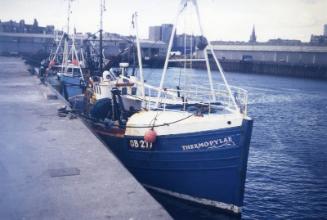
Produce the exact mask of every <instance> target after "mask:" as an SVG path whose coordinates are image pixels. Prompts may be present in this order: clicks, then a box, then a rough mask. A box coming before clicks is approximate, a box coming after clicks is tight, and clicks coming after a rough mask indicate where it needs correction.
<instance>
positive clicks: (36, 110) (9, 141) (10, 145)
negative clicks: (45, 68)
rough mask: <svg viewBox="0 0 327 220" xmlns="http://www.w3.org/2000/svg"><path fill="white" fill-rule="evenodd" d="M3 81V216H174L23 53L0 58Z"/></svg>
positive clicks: (0, 190) (0, 193)
mask: <svg viewBox="0 0 327 220" xmlns="http://www.w3.org/2000/svg"><path fill="white" fill-rule="evenodd" d="M0 85H1V86H0V116H1V117H0V124H1V126H0V219H9V220H10V219H79V220H81V219H131V220H132V219H133V220H136V219H170V218H171V217H170V216H169V214H168V213H167V212H166V211H165V210H164V209H163V208H162V207H161V205H160V204H159V203H158V202H157V201H156V200H154V199H153V198H152V197H151V196H150V194H149V193H148V192H147V191H145V190H144V188H143V187H142V186H141V185H140V184H139V183H138V182H137V181H136V180H135V179H134V178H133V177H132V175H131V174H130V173H129V172H128V171H127V170H126V169H125V168H124V167H123V166H122V165H121V164H120V162H119V161H118V160H117V159H116V158H115V157H114V156H113V154H112V153H111V152H110V151H109V150H108V149H107V148H106V147H105V146H104V145H103V144H102V143H101V142H100V141H99V140H98V139H97V138H96V137H95V136H94V135H93V134H92V133H91V132H90V131H89V130H88V128H87V127H86V126H85V125H84V124H83V123H82V122H81V121H80V120H79V119H70V118H69V117H58V115H57V108H58V107H61V106H62V105H64V102H63V101H62V100H60V99H53V97H52V98H49V97H47V94H48V93H49V88H47V87H46V86H44V85H41V84H40V81H39V80H38V79H37V78H36V77H35V76H31V74H30V73H29V72H28V71H27V66H26V65H25V64H24V61H23V60H21V59H19V58H8V57H0ZM50 97H51V96H50Z"/></svg>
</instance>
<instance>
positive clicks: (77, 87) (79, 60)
mask: <svg viewBox="0 0 327 220" xmlns="http://www.w3.org/2000/svg"><path fill="white" fill-rule="evenodd" d="M71 2H72V0H69V1H68V14H67V32H66V33H63V34H62V35H61V37H60V40H59V41H58V44H57V48H56V50H55V52H54V53H53V54H51V55H50V57H49V60H50V61H49V65H48V71H47V72H48V75H56V77H57V79H58V80H59V83H60V92H61V94H62V95H63V96H64V97H65V98H66V99H69V98H70V97H73V96H76V95H80V94H82V93H83V91H84V87H85V80H84V74H83V71H84V70H85V61H84V56H83V51H82V49H81V51H79V50H78V49H77V48H76V42H75V35H76V31H75V30H74V34H73V35H72V36H70V34H69V33H70V28H69V27H70V13H71Z"/></svg>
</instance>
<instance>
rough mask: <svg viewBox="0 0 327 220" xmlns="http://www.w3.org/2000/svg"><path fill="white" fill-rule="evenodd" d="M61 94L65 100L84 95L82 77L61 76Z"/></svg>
mask: <svg viewBox="0 0 327 220" xmlns="http://www.w3.org/2000/svg"><path fill="white" fill-rule="evenodd" d="M59 80H60V83H61V94H62V95H63V96H64V97H65V99H67V100H68V99H69V98H71V97H73V96H77V95H81V94H83V88H82V87H81V79H80V77H69V76H65V75H62V76H60V79H59Z"/></svg>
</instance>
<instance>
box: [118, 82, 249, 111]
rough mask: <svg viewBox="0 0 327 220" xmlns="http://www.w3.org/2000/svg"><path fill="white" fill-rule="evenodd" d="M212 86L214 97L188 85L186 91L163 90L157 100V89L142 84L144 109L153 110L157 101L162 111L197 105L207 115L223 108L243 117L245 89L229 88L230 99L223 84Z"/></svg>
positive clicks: (245, 99) (246, 100)
mask: <svg viewBox="0 0 327 220" xmlns="http://www.w3.org/2000/svg"><path fill="white" fill-rule="evenodd" d="M124 78H125V77H124ZM126 79H129V78H126ZM133 83H134V84H136V86H137V87H138V86H140V85H141V82H140V81H133ZM214 86H215V87H214V97H213V95H212V92H211V90H210V88H207V87H204V86H201V85H190V86H188V89H187V90H183V89H168V88H167V89H166V88H165V89H163V90H162V91H161V96H160V98H159V100H158V97H157V96H158V92H159V88H158V87H154V86H151V85H149V84H144V89H145V97H144V100H143V101H144V107H146V108H147V109H152V108H155V103H156V102H157V101H158V102H159V103H160V108H163V109H166V107H167V106H168V105H184V106H186V105H187V104H191V103H199V104H201V105H203V106H207V107H208V108H209V113H210V109H211V108H216V107H219V108H221V107H224V108H227V109H229V110H231V111H239V112H241V113H242V114H244V115H246V114H247V104H248V92H247V91H246V90H245V89H242V88H239V87H236V86H229V87H230V89H231V91H232V95H233V97H231V96H230V95H229V92H228V90H227V88H226V86H225V85H224V84H215V85H214ZM138 91H140V89H138ZM137 97H138V98H141V94H140V93H138V94H137ZM233 98H234V99H235V102H236V104H237V108H236V107H235V105H234V103H233V100H232V99H233Z"/></svg>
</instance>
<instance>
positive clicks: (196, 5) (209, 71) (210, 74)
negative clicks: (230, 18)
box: [192, 0, 216, 102]
mask: <svg viewBox="0 0 327 220" xmlns="http://www.w3.org/2000/svg"><path fill="white" fill-rule="evenodd" d="M192 3H193V5H194V7H195V11H196V16H197V20H198V24H199V27H200V32H201V35H202V36H204V31H203V28H202V22H201V17H200V12H199V7H198V3H197V1H196V0H192ZM203 52H204V58H205V60H206V66H207V70H208V78H209V84H210V90H211V95H212V99H213V101H214V102H215V101H216V96H215V90H214V87H213V81H212V73H211V68H210V62H209V58H208V51H207V49H206V48H204V51H203Z"/></svg>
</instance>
